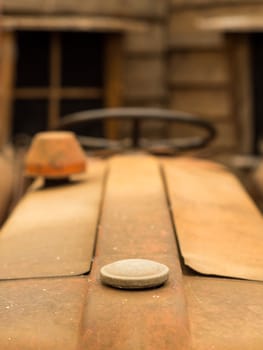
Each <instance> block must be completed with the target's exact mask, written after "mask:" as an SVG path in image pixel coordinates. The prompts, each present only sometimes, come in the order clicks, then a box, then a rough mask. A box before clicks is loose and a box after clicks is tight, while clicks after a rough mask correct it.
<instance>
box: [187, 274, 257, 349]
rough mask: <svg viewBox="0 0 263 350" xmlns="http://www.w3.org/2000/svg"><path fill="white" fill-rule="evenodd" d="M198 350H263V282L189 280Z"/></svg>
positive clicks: (192, 332)
mask: <svg viewBox="0 0 263 350" xmlns="http://www.w3.org/2000/svg"><path fill="white" fill-rule="evenodd" d="M184 290H185V295H186V299H187V308H188V314H189V319H190V324H191V335H192V342H193V349H194V350H207V349H213V350H241V349H242V350H247V349H253V350H261V349H262V348H263V301H262V293H263V285H262V283H261V282H255V281H244V280H237V279H229V278H228V279H225V278H216V277H210V278H209V277H204V276H185V278H184Z"/></svg>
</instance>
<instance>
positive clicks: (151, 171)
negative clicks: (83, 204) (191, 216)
mask: <svg viewBox="0 0 263 350" xmlns="http://www.w3.org/2000/svg"><path fill="white" fill-rule="evenodd" d="M135 257H136V258H147V259H153V260H155V261H158V262H160V263H163V264H165V265H167V266H168V267H169V268H170V269H171V271H170V276H169V281H168V282H167V283H166V284H165V285H164V286H163V287H161V288H158V289H150V290H143V291H119V290H115V289H113V288H110V287H106V286H103V285H102V284H101V282H100V280H99V271H100V268H101V267H102V266H104V265H105V264H108V263H111V262H113V261H115V260H118V259H126V258H135ZM89 279H90V284H89V292H88V296H87V307H86V310H85V318H84V325H83V327H84V328H83V329H84V339H83V343H82V348H83V349H86V348H91V349H95V350H96V349H115V350H119V349H122V350H124V349H145V350H148V349H149V350H150V349H151V350H152V349H158V350H161V349H167V350H168V349H173V350H175V349H181V350H182V349H189V348H190V330H189V327H188V318H187V309H186V304H185V299H184V293H183V287H182V275H181V269H180V264H179V260H178V254H177V247H176V243H175V239H174V232H173V228H172V225H171V220H170V217H169V211H168V210H167V203H166V198H165V193H164V188H163V184H162V179H161V176H160V170H159V167H158V163H157V162H156V160H155V159H154V158H152V157H148V156H124V157H116V158H113V159H112V160H111V161H110V171H109V176H108V182H107V187H106V192H105V198H104V205H103V210H102V218H101V222H100V230H99V236H98V242H97V250H96V255H95V263H94V265H93V268H92V271H91V273H90V276H89Z"/></svg>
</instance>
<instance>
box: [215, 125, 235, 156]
mask: <svg viewBox="0 0 263 350" xmlns="http://www.w3.org/2000/svg"><path fill="white" fill-rule="evenodd" d="M214 126H215V128H216V131H217V137H216V139H215V140H214V141H213V143H212V144H211V145H212V146H213V147H218V148H219V147H221V148H232V149H233V148H238V147H237V146H238V143H239V138H238V132H237V128H236V125H235V123H234V121H232V120H229V121H224V122H217V123H214Z"/></svg>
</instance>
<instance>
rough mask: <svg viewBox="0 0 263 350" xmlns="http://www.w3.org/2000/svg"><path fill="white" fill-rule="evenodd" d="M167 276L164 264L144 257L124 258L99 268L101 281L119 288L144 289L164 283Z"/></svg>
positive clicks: (167, 271)
mask: <svg viewBox="0 0 263 350" xmlns="http://www.w3.org/2000/svg"><path fill="white" fill-rule="evenodd" d="M168 276H169V268H168V267H167V266H166V265H163V264H160V263H158V262H155V261H152V260H146V259H126V260H119V261H115V262H113V263H111V264H108V265H105V266H103V267H102V268H101V270H100V278H101V281H102V283H104V284H107V285H110V286H112V287H115V288H121V289H145V288H153V287H158V286H160V285H162V284H164V283H165V282H166V281H167V279H168Z"/></svg>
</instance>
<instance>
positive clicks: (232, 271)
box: [163, 158, 263, 281]
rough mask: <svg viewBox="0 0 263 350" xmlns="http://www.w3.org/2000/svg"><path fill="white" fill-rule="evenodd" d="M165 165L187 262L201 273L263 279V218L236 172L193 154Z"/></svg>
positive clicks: (173, 210) (170, 196)
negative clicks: (233, 173) (197, 157)
mask: <svg viewBox="0 0 263 350" xmlns="http://www.w3.org/2000/svg"><path fill="white" fill-rule="evenodd" d="M163 166H164V172H165V178H166V181H167V187H168V196H169V199H170V202H171V206H172V214H173V218H174V222H175V226H176V232H177V237H178V239H179V244H180V249H181V254H182V256H183V258H184V262H185V264H186V265H187V266H190V267H191V268H192V269H193V270H196V271H198V272H200V273H203V274H211V275H219V276H227V277H235V278H243V279H249V280H258V281H263V256H262V251H263V235H262V229H263V217H262V215H261V213H260V212H259V210H258V209H257V208H256V206H255V204H254V203H253V202H252V200H251V198H250V197H249V196H248V194H247V193H246V192H245V190H244V189H243V188H242V186H241V184H240V183H239V181H238V180H237V179H236V178H235V177H234V175H232V174H231V173H230V172H229V171H227V170H226V169H225V168H224V167H223V166H220V165H218V164H216V163H212V162H208V161H202V160H197V159H190V158H188V159H187V158H178V159H176V160H165V161H164V163H163Z"/></svg>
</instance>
